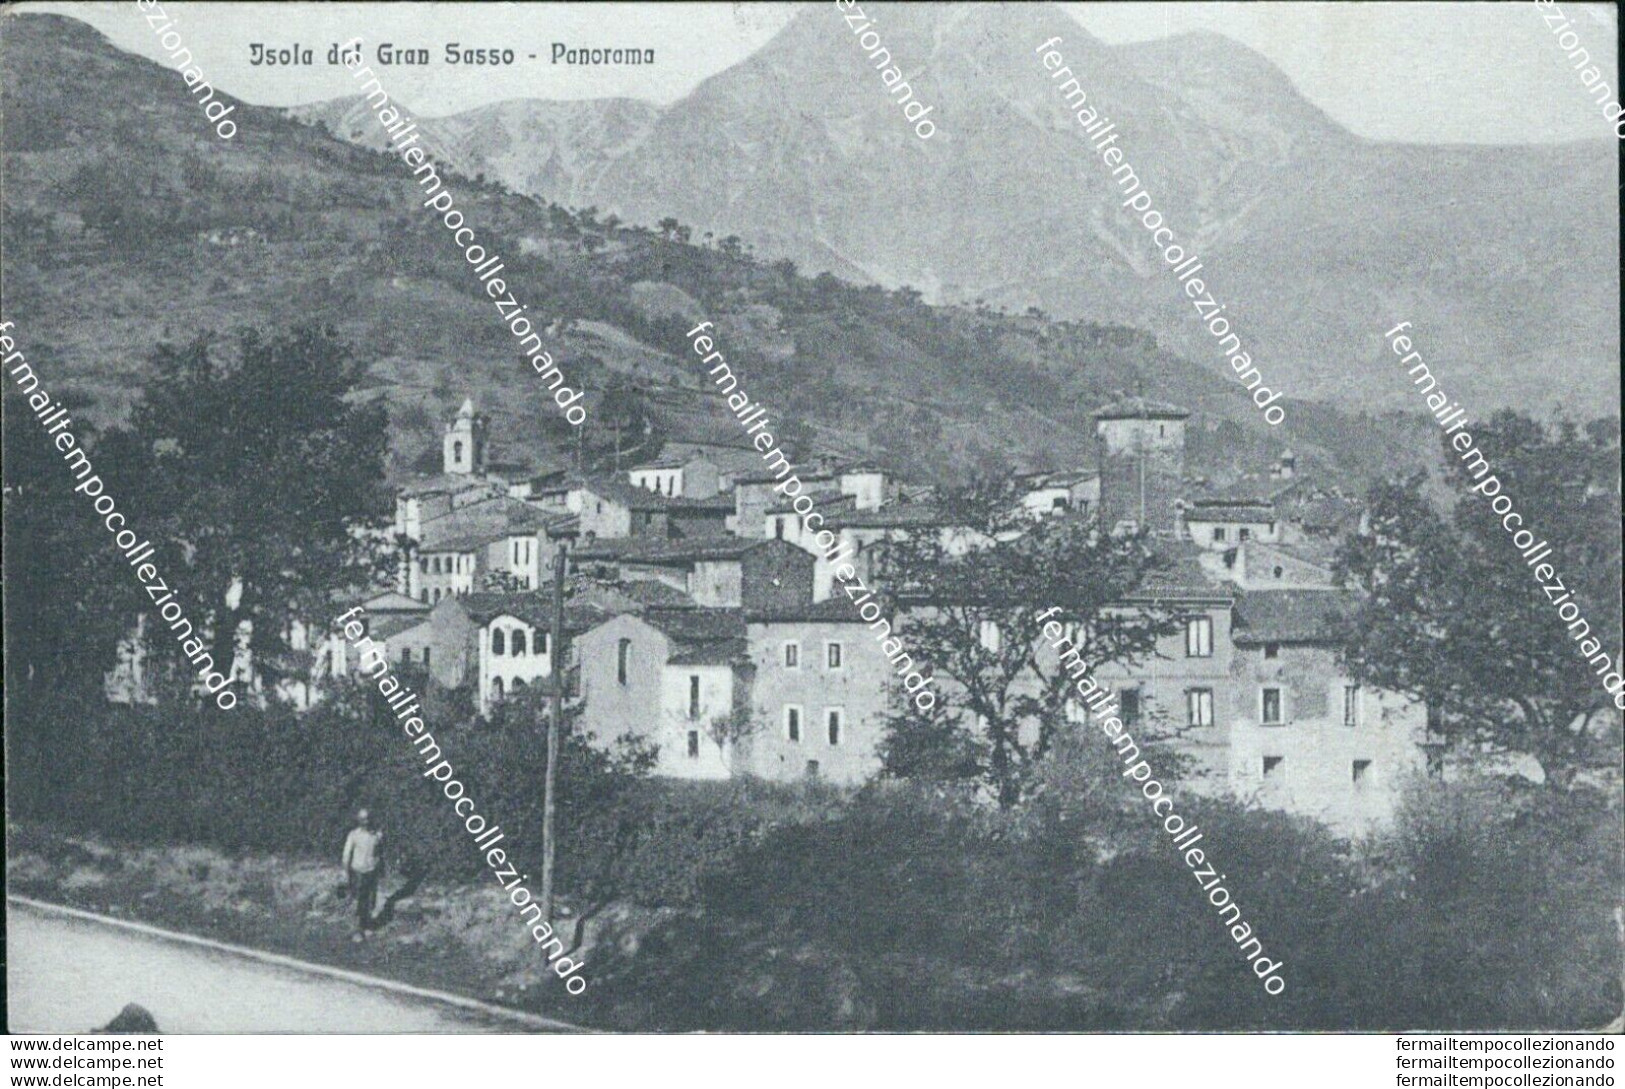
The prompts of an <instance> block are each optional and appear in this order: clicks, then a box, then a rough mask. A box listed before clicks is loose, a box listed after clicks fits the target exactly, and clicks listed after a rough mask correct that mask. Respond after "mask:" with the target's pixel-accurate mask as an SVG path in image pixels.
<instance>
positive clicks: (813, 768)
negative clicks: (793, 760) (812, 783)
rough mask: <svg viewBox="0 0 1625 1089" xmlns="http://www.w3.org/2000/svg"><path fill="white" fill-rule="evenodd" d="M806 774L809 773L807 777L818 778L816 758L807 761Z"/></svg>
mask: <svg viewBox="0 0 1625 1089" xmlns="http://www.w3.org/2000/svg"><path fill="white" fill-rule="evenodd" d="M806 775H807V778H809V779H816V778H818V761H816V760H809V761H807V769H806Z"/></svg>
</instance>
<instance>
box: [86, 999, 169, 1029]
mask: <svg viewBox="0 0 1625 1089" xmlns="http://www.w3.org/2000/svg"><path fill="white" fill-rule="evenodd" d="M96 1031H97V1032H157V1031H159V1029H158V1022H157V1021H155V1020H153V1017H152V1014H150V1013H148V1012H147V1010H146V1008H145V1007H144V1006H138V1005H136V1004H135V1003H134V1002H131V1003H129V1004H127V1005H126V1006H125V1007H124V1008H123V1009H122V1010H120V1011H119V1012H118V1016H117V1017H115V1018H113V1019H112V1020H111V1021H109V1022H107V1024H106V1025H105V1026H104V1027H102V1028H99V1029H97V1030H96Z"/></svg>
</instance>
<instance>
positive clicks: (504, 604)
mask: <svg viewBox="0 0 1625 1089" xmlns="http://www.w3.org/2000/svg"><path fill="white" fill-rule="evenodd" d="M456 600H457V602H458V604H460V605H461V606H462V607H463V609H464V611H465V612H467V613H468V615H469V618H470V619H471V620H473V621H474V623H476V624H479V625H481V626H484V625H486V624H489V623H490V622H491V621H492V620H495V619H496V618H497V617H499V616H512V617H517V618H518V619H520V620H523V621H524V622H525V623H527V624H529V625H530V626H531V627H533V628H551V627H552V625H553V593H552V586H551V584H547V585H544V586H543V587H542V588H541V589H540V590H526V591H521V592H518V593H506V594H493V593H478V594H468V595H466V596H464V597H461V598H457V599H456ZM613 615H615V613H614V611H613V610H612V609H607V608H605V607H603V606H602V605H599V604H597V603H596V602H593V601H590V600H587V601H584V600H571V601H566V602H565V603H564V630H565V631H569V632H579V631H586V630H587V629H588V628H592V627H596V626H597V625H599V624H602V623H603V622H604V621H605V620H607V619H608V618H609V617H611V616H613Z"/></svg>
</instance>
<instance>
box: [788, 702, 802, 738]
mask: <svg viewBox="0 0 1625 1089" xmlns="http://www.w3.org/2000/svg"><path fill="white" fill-rule="evenodd" d="M784 736H785V738H786V739H787V740H789V741H800V740H801V708H799V707H786V708H785V709H784Z"/></svg>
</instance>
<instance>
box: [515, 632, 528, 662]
mask: <svg viewBox="0 0 1625 1089" xmlns="http://www.w3.org/2000/svg"><path fill="white" fill-rule="evenodd" d="M529 642H530V640H528V639H526V638H525V633H524V632H522V631H516V632H514V633H513V656H514V657H515V658H523V657H524V656H525V652H526V651H527V650H529V649H530V648H529Z"/></svg>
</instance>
